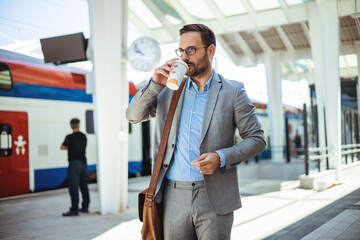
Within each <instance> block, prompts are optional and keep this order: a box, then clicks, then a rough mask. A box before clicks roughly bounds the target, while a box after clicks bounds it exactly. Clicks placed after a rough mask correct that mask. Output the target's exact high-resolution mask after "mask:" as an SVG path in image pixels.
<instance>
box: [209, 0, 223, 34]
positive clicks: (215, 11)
mask: <svg viewBox="0 0 360 240" xmlns="http://www.w3.org/2000/svg"><path fill="white" fill-rule="evenodd" d="M205 2H206V4H207V5H208V7H209V8H210V11H211V12H212V13H213V14H215V16H216V19H218V21H220V23H221V25H222V27H223V31H226V32H227V27H226V26H227V25H226V19H225V16H224V15H223V14H222V13H221V11H219V8H218V7H217V6H216V4H215V3H214V1H213V0H207V1H205Z"/></svg>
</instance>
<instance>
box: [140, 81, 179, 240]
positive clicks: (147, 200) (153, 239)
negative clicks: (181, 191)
mask: <svg viewBox="0 0 360 240" xmlns="http://www.w3.org/2000/svg"><path fill="white" fill-rule="evenodd" d="M185 83H186V79H184V80H183V81H182V83H181V85H180V87H179V89H178V90H177V91H175V93H174V95H173V98H172V100H171V104H170V108H169V112H168V115H167V118H166V122H165V127H164V131H163V134H162V137H161V142H160V146H159V151H158V153H157V156H156V160H155V167H154V170H153V173H152V175H151V180H150V184H149V187H148V188H146V189H145V190H143V191H142V192H140V193H139V199H138V210H139V219H140V221H141V222H143V226H142V229H141V236H142V237H141V238H142V239H144V240H162V239H164V232H163V222H162V204H161V203H156V202H155V188H156V183H157V180H158V177H159V173H160V168H161V165H162V161H163V158H164V153H165V149H166V143H167V140H168V138H169V133H170V128H171V123H172V120H173V117H174V113H175V110H176V106H177V103H178V101H179V98H180V94H181V92H182V89H183V87H184V85H185Z"/></svg>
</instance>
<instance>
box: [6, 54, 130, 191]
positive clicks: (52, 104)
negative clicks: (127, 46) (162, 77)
mask: <svg viewBox="0 0 360 240" xmlns="http://www.w3.org/2000/svg"><path fill="white" fill-rule="evenodd" d="M85 78H86V74H85V72H82V71H77V70H73V69H66V68H60V67H57V66H51V65H45V64H35V63H29V62H22V61H17V60H8V59H0V197H5V196H12V195H18V194H24V193H29V192H37V191H44V190H50V189H56V188H61V187H64V186H66V169H67V165H68V162H67V152H66V151H61V150H60V145H61V144H62V143H63V141H64V138H65V136H66V135H67V134H70V133H71V128H70V125H69V121H70V119H71V118H74V117H76V118H78V119H80V130H81V131H82V132H84V133H85V134H86V135H87V139H88V144H87V148H86V157H87V162H88V171H89V181H90V182H92V181H96V163H97V150H96V149H97V148H96V138H95V134H94V125H93V124H94V123H93V99H92V95H91V94H87V93H86V82H85ZM129 90H130V97H131V96H133V95H134V94H135V92H136V89H135V86H134V84H132V83H131V84H130V87H129ZM130 140H131V141H132V137H130Z"/></svg>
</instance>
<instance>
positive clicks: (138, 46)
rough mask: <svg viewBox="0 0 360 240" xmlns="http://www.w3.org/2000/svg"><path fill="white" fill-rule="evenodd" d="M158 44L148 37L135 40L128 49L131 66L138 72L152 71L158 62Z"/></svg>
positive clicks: (159, 53)
mask: <svg viewBox="0 0 360 240" xmlns="http://www.w3.org/2000/svg"><path fill="white" fill-rule="evenodd" d="M160 55H161V52H160V47H159V44H158V43H157V42H156V41H155V40H153V39H151V38H148V37H141V38H138V39H136V40H135V41H134V42H133V43H132V44H131V46H130V47H129V49H128V53H127V56H128V60H129V62H130V63H131V65H132V66H133V67H134V68H135V69H137V70H140V71H145V72H148V71H151V70H153V69H154V68H155V67H156V66H157V64H158V63H159V61H160Z"/></svg>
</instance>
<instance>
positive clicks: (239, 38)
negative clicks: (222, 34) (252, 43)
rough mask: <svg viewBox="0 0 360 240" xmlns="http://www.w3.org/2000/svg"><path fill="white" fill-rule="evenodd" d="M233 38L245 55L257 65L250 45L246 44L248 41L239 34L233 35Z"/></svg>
mask: <svg viewBox="0 0 360 240" xmlns="http://www.w3.org/2000/svg"><path fill="white" fill-rule="evenodd" d="M233 36H234V38H235V40H236V43H237V44H238V45H239V47H240V48H241V49H242V50H243V51H244V53H245V55H246V56H247V57H249V59H250V60H251V62H253V65H255V58H256V57H255V54H254V52H253V51H252V50H251V48H250V47H249V45H248V44H247V43H246V41H245V40H244V39H243V37H242V36H241V35H240V34H239V33H233Z"/></svg>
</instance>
